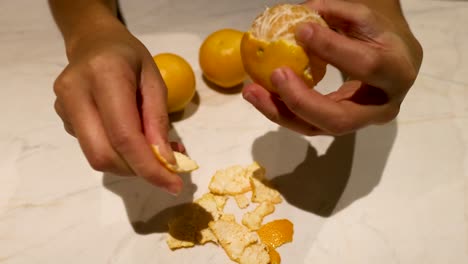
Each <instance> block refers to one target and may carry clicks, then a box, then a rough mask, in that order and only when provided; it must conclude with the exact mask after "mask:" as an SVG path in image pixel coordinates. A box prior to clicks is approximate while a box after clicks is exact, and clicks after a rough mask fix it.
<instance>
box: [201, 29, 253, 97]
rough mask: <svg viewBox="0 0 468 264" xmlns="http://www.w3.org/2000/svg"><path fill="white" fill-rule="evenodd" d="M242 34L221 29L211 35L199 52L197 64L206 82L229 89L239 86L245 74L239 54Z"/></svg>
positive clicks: (232, 30)
mask: <svg viewBox="0 0 468 264" xmlns="http://www.w3.org/2000/svg"><path fill="white" fill-rule="evenodd" d="M243 35H244V33H243V32H241V31H238V30H235V29H221V30H218V31H216V32H213V33H211V34H210V35H209V36H208V37H207V38H206V39H205V40H204V41H203V43H202V45H201V46H200V50H199V54H198V55H199V57H198V58H199V63H200V67H201V69H202V72H203V76H205V78H206V79H208V81H210V82H212V83H214V84H216V85H218V86H220V87H222V88H230V87H234V86H236V85H238V84H241V83H242V82H243V81H244V80H245V78H246V77H247V74H246V73H245V70H244V66H243V64H242V57H241V54H240V43H241V40H242V36H243Z"/></svg>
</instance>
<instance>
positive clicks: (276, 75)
mask: <svg viewBox="0 0 468 264" xmlns="http://www.w3.org/2000/svg"><path fill="white" fill-rule="evenodd" d="M287 80H288V76H287V75H286V72H285V71H284V69H281V68H278V69H276V70H274V71H273V73H272V74H271V82H272V83H273V85H274V86H275V87H282V86H283V85H284V83H285V82H286V81H287Z"/></svg>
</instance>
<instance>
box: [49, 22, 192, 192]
mask: <svg viewBox="0 0 468 264" xmlns="http://www.w3.org/2000/svg"><path fill="white" fill-rule="evenodd" d="M67 55H68V59H69V64H68V66H67V67H66V68H65V69H64V70H63V72H62V73H61V74H60V75H59V76H58V78H57V80H56V81H55V83H54V91H55V94H56V96H57V99H56V101H55V110H56V112H57V113H58V115H59V116H60V118H61V119H62V121H63V123H64V126H65V130H66V131H67V132H68V133H69V134H71V135H73V136H74V137H76V138H77V139H78V141H79V143H80V146H81V149H82V150H83V152H84V155H85V156H86V158H87V160H88V162H89V164H90V165H91V167H92V168H94V169H95V170H98V171H103V172H111V173H114V174H118V175H138V176H141V177H143V178H145V179H146V180H148V181H149V182H151V183H152V184H154V185H157V186H159V187H161V188H163V189H165V190H167V191H168V192H170V193H172V194H178V193H179V192H180V191H181V189H182V185H183V183H182V180H181V178H180V177H179V176H178V175H176V174H174V173H172V172H170V171H169V170H167V169H166V168H165V167H163V165H162V164H161V163H160V162H159V161H158V160H157V159H156V158H155V156H154V154H153V152H152V150H151V147H150V144H156V145H159V147H160V150H161V153H162V155H163V156H164V157H165V158H166V159H167V160H168V161H169V162H171V163H175V158H174V155H173V153H172V149H175V150H178V151H183V146H182V145H180V144H179V145H178V144H171V143H169V140H168V130H169V119H168V114H167V110H166V109H167V108H166V97H167V94H166V93H167V89H166V87H165V85H164V82H163V80H162V78H161V75H160V74H159V71H158V69H157V67H156V64H155V63H154V61H153V58H152V56H151V54H150V53H149V51H148V50H147V49H146V47H145V46H144V45H143V44H142V43H141V42H140V41H138V40H137V39H136V38H135V37H134V36H132V34H131V33H130V32H129V31H128V30H127V29H126V28H125V27H124V26H123V25H119V26H112V27H109V28H104V29H100V30H94V32H93V33H89V34H86V35H84V36H83V37H81V38H78V39H77V40H76V41H75V42H74V43H73V48H70V49H68V50H67ZM171 145H172V146H171Z"/></svg>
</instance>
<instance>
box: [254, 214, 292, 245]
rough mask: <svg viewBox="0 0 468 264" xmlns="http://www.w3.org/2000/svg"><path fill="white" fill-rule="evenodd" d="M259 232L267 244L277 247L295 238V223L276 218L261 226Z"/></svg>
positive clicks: (261, 238)
mask: <svg viewBox="0 0 468 264" xmlns="http://www.w3.org/2000/svg"><path fill="white" fill-rule="evenodd" d="M257 234H258V236H259V237H260V240H261V241H262V242H263V243H264V244H265V245H267V246H269V247H272V248H277V247H279V246H281V245H283V244H285V243H288V242H291V241H292V240H293V234H294V229H293V224H292V223H291V221H289V220H287V219H279V220H274V221H271V222H269V223H266V224H264V225H263V226H261V227H260V228H259V229H258V230H257Z"/></svg>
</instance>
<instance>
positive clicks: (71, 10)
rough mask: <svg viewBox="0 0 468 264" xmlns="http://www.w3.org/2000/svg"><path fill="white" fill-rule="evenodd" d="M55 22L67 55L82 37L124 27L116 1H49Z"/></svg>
mask: <svg viewBox="0 0 468 264" xmlns="http://www.w3.org/2000/svg"><path fill="white" fill-rule="evenodd" d="M49 5H50V9H51V12H52V14H53V16H54V19H55V22H56V23H57V26H58V27H59V29H60V32H61V33H62V35H63V38H64V41H65V46H66V49H67V54H69V53H70V52H71V51H72V50H74V49H75V46H76V43H77V42H78V41H79V39H81V38H82V37H84V36H86V35H87V34H89V33H90V32H91V31H92V32H99V31H101V30H105V29H108V28H112V27H122V26H123V25H122V23H121V22H120V21H119V20H118V18H117V3H116V0H79V1H75V0H49Z"/></svg>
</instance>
